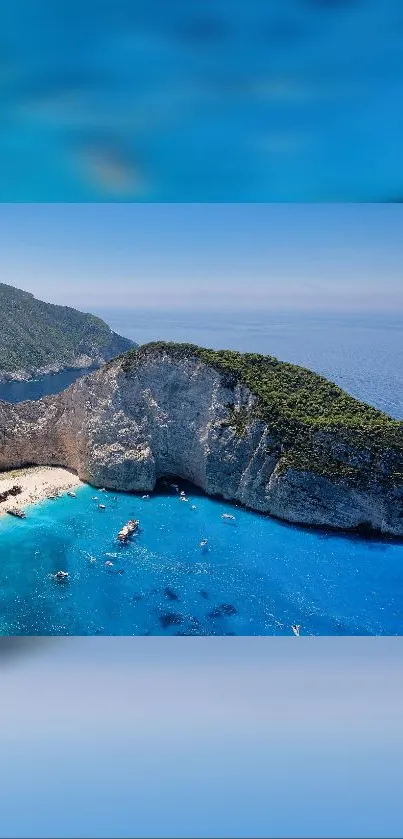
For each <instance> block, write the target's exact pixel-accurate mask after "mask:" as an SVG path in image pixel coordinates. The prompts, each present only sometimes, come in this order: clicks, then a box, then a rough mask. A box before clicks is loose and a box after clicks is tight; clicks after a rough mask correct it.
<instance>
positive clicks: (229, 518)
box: [221, 513, 235, 521]
mask: <svg viewBox="0 0 403 839" xmlns="http://www.w3.org/2000/svg"><path fill="white" fill-rule="evenodd" d="M221 518H222V519H227V520H229V521H235V516H233V515H231V513H223V514H222V516H221Z"/></svg>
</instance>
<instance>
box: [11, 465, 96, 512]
mask: <svg viewBox="0 0 403 839" xmlns="http://www.w3.org/2000/svg"><path fill="white" fill-rule="evenodd" d="M14 484H18V485H19V486H21V488H22V492H21V493H20V495H14V496H12V495H10V496H9V497H8V498H7V499H6V500H5V501H3V502H1V503H0V517H1V516H3V515H5V514H6V512H7V510H9V509H11V508H16V509H18V510H24V509H25V508H26V507H28V506H29V505H31V504H35V503H36V502H38V501H43V500H44V499H45V498H48V497H49V495H54V494H56V493H59V492H66V491H67V490H71V489H74V488H75V487H80V486H84V484H83V481H80V478H79V477H78V475H76V474H75V473H74V472H72V471H70V470H69V469H65V468H63V467H62V466H29V467H26V468H23V469H13V470H11V471H7V472H0V493H1V492H5V491H6V490H9V489H11V487H12V486H13V485H14Z"/></svg>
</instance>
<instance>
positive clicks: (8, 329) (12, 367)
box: [0, 283, 133, 373]
mask: <svg viewBox="0 0 403 839" xmlns="http://www.w3.org/2000/svg"><path fill="white" fill-rule="evenodd" d="M132 346H133V341H129V340H128V339H127V338H122V337H121V336H120V335H116V333H114V332H112V331H111V329H110V328H109V326H108V325H107V324H106V323H105V322H104V321H103V320H101V318H98V317H96V316H95V315H90V314H85V313H84V312H79V311H77V310H76V309H71V308H70V307H68V306H55V305H53V304H51V303H44V302H42V301H41V300H36V298H35V297H34V296H33V295H32V294H30V293H28V292H26V291H21V289H17V288H13V286H9V285H5V284H3V283H0V373H2V372H10V373H13V372H14V371H17V370H26V369H29V368H40V367H46V366H48V365H50V364H54V363H60V364H61V365H63V366H69V365H70V364H73V363H74V360H75V359H76V358H77V357H78V356H80V355H88V356H89V357H90V358H94V359H95V358H96V357H98V356H101V357H102V358H105V359H109V358H112V357H113V356H116V355H118V354H119V353H122V352H125V350H128V349H129V348H130V347H132Z"/></svg>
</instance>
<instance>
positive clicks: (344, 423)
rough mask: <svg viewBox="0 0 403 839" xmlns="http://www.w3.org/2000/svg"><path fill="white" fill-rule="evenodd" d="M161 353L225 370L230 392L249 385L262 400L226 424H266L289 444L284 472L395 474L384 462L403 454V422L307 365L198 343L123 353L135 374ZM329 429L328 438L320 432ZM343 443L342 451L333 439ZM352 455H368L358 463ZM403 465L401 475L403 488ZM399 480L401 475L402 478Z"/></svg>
mask: <svg viewBox="0 0 403 839" xmlns="http://www.w3.org/2000/svg"><path fill="white" fill-rule="evenodd" d="M158 352H161V353H168V354H169V355H170V356H172V357H173V358H177V359H186V358H192V357H193V358H199V359H200V360H201V361H203V362H205V363H206V364H208V365H210V366H211V367H213V368H214V369H216V370H217V371H219V372H220V373H221V374H222V376H223V377H224V383H225V384H226V385H228V387H229V388H230V389H233V388H234V387H235V386H236V384H243V385H245V386H246V387H247V388H248V389H249V390H250V391H251V392H252V393H253V394H254V395H255V396H256V397H257V401H256V404H255V405H254V406H253V408H252V409H251V410H250V411H249V414H248V416H246V412H245V409H243V412H242V415H241V413H239V416H235V414H236V413H237V412H235V411H234V410H233V408H230V409H229V415H228V420H227V421H226V424H227V425H232V426H233V427H234V428H235V429H236V432H237V435H238V436H239V435H242V433H243V430H244V429H245V428H246V426H247V424H248V421H251V420H253V419H261V420H263V421H264V422H266V423H267V424H268V425H269V427H270V429H271V430H272V431H273V435H274V436H275V437H277V439H278V440H279V442H280V443H281V446H282V459H281V460H282V468H287V467H288V466H291V465H292V466H295V468H296V469H300V470H301V469H309V471H315V472H317V473H320V474H323V475H325V474H326V475H328V476H332V475H337V476H341V475H342V476H343V477H344V478H346V479H347V480H349V481H351V482H353V483H354V482H358V480H359V479H361V478H362V477H363V475H364V473H365V475H366V479H367V480H368V479H369V478H370V477H371V473H373V474H375V473H377V475H378V478H379V479H380V478H381V475H382V472H383V471H384V472H385V474H389V476H390V470H389V469H388V468H387V466H386V464H385V468H383V466H382V463H381V461H383V462H384V461H385V458H386V459H392V460H393V461H395V460H396V456H397V457H398V459H399V458H402V457H403V422H401V421H398V420H394V419H392V418H391V417H389V416H387V414H384V413H382V411H379V410H377V409H376V408H373V407H371V406H370V405H366V404H365V403H363V402H360V401H359V400H357V399H355V398H354V397H353V396H350V395H349V394H348V393H346V392H345V391H343V390H342V389H341V388H340V387H338V386H337V385H336V384H334V383H333V382H330V381H328V380H327V379H325V378H324V377H323V376H319V375H318V374H316V373H313V372H312V371H311V370H307V369H305V368H303V367H298V366H297V365H294V364H288V363H286V362H282V361H278V360H277V359H276V358H274V357H272V356H264V355H257V354H255V353H238V352H234V351H226V350H219V351H216V350H210V349H203V348H201V347H197V346H195V345H193V344H174V343H168V342H155V343H151V344H146V345H144V346H142V347H140V348H139V349H137V350H135V351H134V350H132V351H130V352H128V353H126V355H125V356H123V360H122V368H123V369H124V370H125V371H126V372H130V370H131V369H133V367H135V366H136V365H137V364H138V363H141V360H142V359H144V358H145V357H146V356H148V355H151V354H156V353H158ZM320 432H323V433H320ZM335 441H336V443H337V453H336V454H335V446H334V442H335ZM352 450H354V451H355V452H357V451H359V452H360V453H361V455H362V456H361V457H360V463H359V464H355V463H354V458H352ZM400 462H401V464H402V468H401V470H400V472H399V471H398V472H395V477H396V481H397V483H401V477H402V476H401V473H402V472H403V461H402V460H400ZM399 475H400V478H399Z"/></svg>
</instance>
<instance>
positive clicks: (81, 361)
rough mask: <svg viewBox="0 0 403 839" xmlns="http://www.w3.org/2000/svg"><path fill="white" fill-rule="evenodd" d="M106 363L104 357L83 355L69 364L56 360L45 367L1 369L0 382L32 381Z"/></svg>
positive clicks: (98, 366) (97, 366) (97, 367)
mask: <svg viewBox="0 0 403 839" xmlns="http://www.w3.org/2000/svg"><path fill="white" fill-rule="evenodd" d="M105 363H106V361H105V359H103V358H99V357H98V358H91V357H90V356H88V355H82V356H80V357H79V358H75V359H73V360H72V361H71V362H69V363H67V364H62V363H58V362H54V363H53V364H47V365H46V366H44V367H28V368H26V369H21V370H13V371H7V370H0V384H7V383H8V382H32V381H35V380H36V379H41V378H42V377H43V376H49V375H52V376H57V375H58V374H59V373H65V372H66V371H68V370H85V369H86V368H87V367H94V368H96V369H99V368H100V367H102V365H103V364H105Z"/></svg>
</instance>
